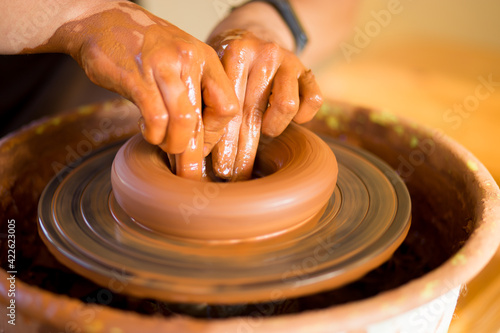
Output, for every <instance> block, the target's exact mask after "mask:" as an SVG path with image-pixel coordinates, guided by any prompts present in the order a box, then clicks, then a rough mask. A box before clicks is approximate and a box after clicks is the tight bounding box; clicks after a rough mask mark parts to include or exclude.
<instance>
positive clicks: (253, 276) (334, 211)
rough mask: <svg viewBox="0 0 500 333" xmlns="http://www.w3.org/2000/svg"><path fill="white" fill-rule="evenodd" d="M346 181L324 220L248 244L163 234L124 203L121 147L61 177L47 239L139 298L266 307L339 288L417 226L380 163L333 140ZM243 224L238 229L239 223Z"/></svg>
mask: <svg viewBox="0 0 500 333" xmlns="http://www.w3.org/2000/svg"><path fill="white" fill-rule="evenodd" d="M323 139H324V140H325V141H326V142H327V144H328V145H329V146H330V148H331V149H332V150H333V151H334V153H335V155H336V157H337V161H338V165H339V175H338V180H337V186H336V189H335V191H334V193H333V195H332V197H331V198H330V200H329V201H328V204H327V206H326V207H325V209H324V211H323V212H321V214H319V215H318V217H317V219H314V220H312V221H309V222H307V223H305V224H302V225H300V226H298V227H297V228H295V229H293V230H290V231H289V232H286V233H283V234H280V235H276V236H273V237H267V238H266V237H263V238H259V239H253V240H248V241H239V242H216V243H214V242H210V241H204V240H191V239H183V238H176V237H171V236H165V235H160V234H158V233H155V232H154V231H151V230H148V229H145V228H143V227H141V226H139V225H138V224H136V223H135V222H134V221H133V220H131V219H130V218H129V217H128V216H127V215H126V214H125V213H124V212H123V210H122V209H121V208H120V207H119V205H118V204H117V203H116V201H115V199H114V197H113V193H112V188H111V182H110V167H111V164H112V162H113V158H114V156H115V154H116V152H117V151H118V149H119V147H120V145H121V144H122V143H120V144H115V145H112V146H109V147H106V148H105V149H104V150H101V151H99V152H96V153H95V154H93V155H92V156H90V157H88V158H86V159H85V160H83V161H81V162H80V163H79V164H78V165H76V166H75V168H74V170H72V171H71V172H67V171H63V172H62V173H61V174H60V175H59V176H58V177H56V178H54V179H53V180H52V181H51V182H50V183H49V185H48V186H47V187H46V189H45V191H44V192H43V193H42V197H41V199H40V203H39V228H40V229H39V230H40V234H41V236H42V238H43V240H44V241H45V243H46V244H47V246H48V247H49V249H50V250H51V252H52V253H53V254H54V255H55V256H56V257H57V258H58V260H60V261H61V262H63V263H64V264H66V265H67V266H69V267H70V268H72V269H73V270H75V271H77V272H78V273H80V274H82V275H84V276H86V277H88V278H90V279H91V280H93V281H95V282H96V283H98V284H101V285H103V286H105V287H108V288H112V287H111V282H113V281H115V282H116V281H117V280H119V281H120V282H121V285H122V286H125V288H124V290H123V291H122V292H124V293H128V294H132V295H135V296H138V297H149V298H154V299H160V300H166V301H176V302H207V303H218V304H230V303H243V302H259V301H270V300H276V299H281V298H284V297H295V296H302V295H307V294H311V293H315V292H320V291H323V290H326V289H332V288H335V287H337V286H340V285H342V284H345V283H347V282H350V281H353V280H355V279H357V278H358V277H360V276H362V275H364V274H365V273H367V272H368V271H369V270H371V269H373V268H375V267H377V266H379V265H380V264H381V263H382V262H384V261H385V260H387V259H388V258H389V257H390V256H391V255H392V253H393V252H394V251H395V250H396V248H397V247H398V246H399V245H400V244H401V242H402V241H403V239H404V237H405V236H406V234H407V232H408V229H409V226H410V197H409V194H408V191H407V190H406V187H405V185H404V184H403V182H402V181H401V180H400V179H399V177H398V176H397V175H396V174H395V173H394V171H393V170H392V169H391V168H390V167H389V166H387V165H386V164H385V163H384V162H382V161H380V160H379V159H378V158H376V157H374V156H372V155H370V154H368V153H366V152H364V151H361V150H359V149H356V148H353V147H349V146H346V145H343V144H341V143H339V142H337V141H335V140H332V139H330V138H325V137H323ZM235 223H237V221H235Z"/></svg>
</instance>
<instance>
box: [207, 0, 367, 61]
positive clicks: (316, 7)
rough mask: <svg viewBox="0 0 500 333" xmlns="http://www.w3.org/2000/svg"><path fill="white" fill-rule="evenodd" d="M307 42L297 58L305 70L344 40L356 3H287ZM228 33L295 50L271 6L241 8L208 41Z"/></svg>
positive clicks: (309, 0)
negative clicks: (250, 35) (244, 33)
mask: <svg viewBox="0 0 500 333" xmlns="http://www.w3.org/2000/svg"><path fill="white" fill-rule="evenodd" d="M290 3H291V5H292V7H293V8H294V10H295V13H296V15H297V16H298V18H299V20H300V22H301V24H302V26H303V28H304V30H305V31H306V34H307V36H308V38H309V42H308V44H307V46H306V47H305V49H304V51H303V53H302V54H301V56H300V58H301V60H302V61H303V62H304V63H305V64H306V65H308V66H311V65H313V64H314V63H316V62H317V61H319V60H321V59H324V58H325V57H326V56H328V55H329V54H330V53H331V52H332V51H334V49H335V48H336V47H337V46H338V44H339V43H340V42H341V41H342V39H343V38H345V36H346V34H348V32H349V29H350V28H351V25H352V22H353V20H354V15H355V12H356V9H357V5H358V1H357V0H290ZM230 29H243V30H249V31H251V32H253V33H254V34H255V35H256V36H258V37H260V38H262V39H264V40H271V41H274V42H277V43H278V44H279V45H280V46H281V47H283V48H285V49H287V50H289V51H294V50H295V40H294V39H293V35H292V33H291V32H290V30H289V28H288V26H287V25H286V24H285V22H284V21H283V19H282V18H281V16H280V14H279V13H278V12H277V11H276V9H274V7H273V6H271V5H269V4H267V3H264V2H252V3H249V4H245V5H243V6H241V7H240V8H237V9H235V10H234V11H233V12H231V13H230V14H229V15H228V16H227V17H226V18H225V19H224V20H223V21H221V22H220V23H219V24H218V25H217V26H216V27H215V29H214V31H213V32H212V34H211V35H210V37H209V40H210V38H211V37H213V36H215V35H217V34H219V33H221V32H222V31H225V30H230Z"/></svg>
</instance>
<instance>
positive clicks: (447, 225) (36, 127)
mask: <svg viewBox="0 0 500 333" xmlns="http://www.w3.org/2000/svg"><path fill="white" fill-rule="evenodd" d="M137 115H138V113H137V110H136V109H135V108H134V107H133V106H131V105H130V104H128V103H125V102H122V101H113V102H108V103H104V104H100V105H95V106H90V107H86V108H81V109H79V110H77V111H75V112H74V113H71V114H69V115H65V116H61V117H58V118H50V119H47V120H44V121H41V122H37V123H34V124H32V125H30V126H27V127H26V128H24V129H22V130H20V131H18V132H16V133H13V134H11V135H9V136H7V137H5V138H4V139H2V141H1V142H0V163H1V165H2V168H1V171H0V182H1V192H0V206H1V209H0V215H1V219H0V226H1V229H0V233H1V234H2V236H3V235H6V234H7V232H8V231H7V229H8V223H7V221H9V220H15V221H16V222H15V224H16V227H15V228H16V268H17V274H16V283H15V288H16V296H15V300H16V326H15V327H14V326H8V325H9V324H8V323H6V319H5V318H7V319H8V317H7V316H6V313H4V312H5V311H7V308H6V306H4V305H6V304H7V302H9V301H10V297H9V296H8V290H9V288H10V285H9V283H8V282H9V281H8V280H7V277H8V276H9V274H7V273H6V271H7V270H6V269H5V268H6V267H7V266H6V265H7V256H6V254H7V242H6V241H4V240H6V238H5V237H2V239H1V240H2V242H1V249H0V251H1V258H2V259H1V263H2V266H1V267H2V270H1V271H0V301H1V303H2V307H1V309H2V313H1V315H2V319H1V320H2V321H1V323H2V328H4V327H5V328H6V331H7V332H9V331H12V332H66V331H68V332H71V331H76V330H81V331H83V332H137V331H141V332H157V331H160V330H163V331H172V332H290V331H304V332H336V331H348V332H349V331H360V330H361V331H363V330H364V331H372V330H373V331H380V332H391V331H398V330H407V331H414V332H432V331H439V330H443V329H445V328H446V327H447V325H448V324H449V321H450V320H451V316H452V314H453V309H454V306H455V303H456V299H457V297H458V295H459V294H460V288H461V287H462V286H463V285H464V284H465V283H466V282H467V281H468V280H470V279H472V278H473V277H474V276H475V275H476V274H477V273H478V272H479V271H480V270H481V268H482V267H484V265H485V264H486V263H487V262H488V260H489V259H490V258H491V256H492V255H493V253H494V251H495V249H496V247H497V246H498V244H499V242H500V224H499V221H500V220H499V217H500V209H499V204H500V191H499V189H498V186H497V185H496V183H495V182H494V180H493V178H492V177H491V176H490V174H489V173H488V171H487V170H486V169H485V168H484V167H483V166H482V164H481V163H480V162H479V161H478V160H477V159H476V158H475V157H474V156H472V154H470V153H469V152H467V151H466V150H465V149H464V148H463V147H461V146H460V145H458V144H457V143H455V142H453V141H452V140H450V139H449V138H447V137H445V136H444V135H442V134H440V133H439V132H435V131H432V130H430V129H427V128H423V127H421V126H418V125H417V124H413V123H411V122H409V121H407V120H403V119H400V118H396V117H394V116H392V115H389V114H386V113H382V112H378V111H374V110H365V109H360V108H356V107H352V106H348V105H341V104H336V103H333V102H328V103H325V106H324V107H323V108H322V110H321V111H320V113H319V114H318V116H317V117H316V118H315V119H314V120H313V121H312V122H311V123H310V124H308V127H309V128H310V129H312V130H313V131H315V132H316V133H318V134H322V135H328V136H332V137H335V138H338V139H339V140H341V141H344V142H347V143H349V144H351V145H354V146H357V147H360V148H362V149H365V150H367V151H369V152H372V153H373V154H375V155H377V156H379V157H380V158H381V159H383V160H384V161H386V162H387V163H388V164H389V165H391V166H392V167H393V168H394V169H395V170H396V171H398V172H399V174H400V176H401V177H402V178H403V179H404V181H405V183H406V185H407V187H408V190H409V192H410V195H411V197H412V207H413V213H412V226H411V229H410V231H409V234H408V236H407V238H406V240H405V241H404V243H403V244H402V246H401V247H400V248H399V249H398V250H397V251H396V253H395V254H394V256H393V257H392V258H391V259H390V260H389V261H388V262H387V263H385V264H383V265H382V266H380V267H379V268H377V269H375V270H373V271H372V272H370V273H368V274H367V275H366V276H364V277H362V278H360V279H359V280H358V281H355V282H353V283H351V284H348V285H346V286H343V287H340V288H337V289H335V290H332V291H328V292H323V293H321V294H317V295H310V296H307V297H301V298H297V299H290V300H282V299H280V298H279V295H277V301H276V302H270V303H265V304H255V305H246V304H242V305H241V306H240V307H237V306H236V307H235V306H233V307H223V306H221V307H219V308H216V307H213V308H208V307H206V306H205V305H203V304H198V305H194V307H193V305H189V306H186V305H183V304H163V303H158V302H154V301H153V300H141V299H137V298H132V297H126V296H122V295H120V290H121V289H123V285H124V284H126V283H127V282H126V281H127V280H126V277H124V276H121V275H120V274H119V273H118V274H117V276H116V280H114V281H112V282H110V285H109V286H108V288H102V287H100V286H96V285H94V284H93V283H91V282H90V281H88V280H86V279H84V278H82V277H81V276H78V275H76V274H74V273H73V272H72V271H70V270H68V269H66V268H65V267H64V266H62V265H61V264H59V263H58V262H57V261H56V260H55V259H54V258H53V257H52V256H51V255H50V253H49V252H48V251H47V249H46V248H45V246H44V244H43V242H42V241H41V239H40V238H39V236H38V232H37V228H36V219H37V218H36V214H37V211H36V210H37V203H38V198H39V196H40V194H41V192H42V190H43V188H44V187H45V185H46V184H47V182H48V181H49V180H50V179H51V178H52V177H54V176H55V175H56V173H57V172H59V171H60V170H61V169H62V168H63V166H64V165H67V164H70V163H71V162H73V161H74V160H77V159H79V158H81V157H84V156H87V155H88V154H90V153H92V152H93V151H95V150H97V149H99V148H100V147H103V146H105V145H108V144H110V143H112V142H116V141H118V140H122V139H124V138H126V137H128V136H130V135H131V134H133V133H135V132H136V119H137ZM277 292H279V291H277ZM186 308H187V310H186ZM196 309H198V310H199V311H198V312H196ZM158 313H162V314H163V315H162V316H158V315H154V314H158ZM182 313H189V314H182ZM217 317H218V318H217ZM12 328H14V329H12Z"/></svg>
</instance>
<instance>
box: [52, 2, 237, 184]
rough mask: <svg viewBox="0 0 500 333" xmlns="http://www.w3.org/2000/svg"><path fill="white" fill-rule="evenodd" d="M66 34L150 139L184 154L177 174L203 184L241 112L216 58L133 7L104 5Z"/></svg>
mask: <svg viewBox="0 0 500 333" xmlns="http://www.w3.org/2000/svg"><path fill="white" fill-rule="evenodd" d="M64 30H65V31H66V33H65V34H63V36H64V37H63V39H64V38H65V39H66V44H67V48H68V50H69V51H68V52H69V53H70V54H71V55H72V56H73V57H74V58H75V59H76V60H77V61H78V62H79V63H80V65H81V66H82V67H83V68H84V69H85V71H86V73H87V75H88V76H89V77H90V79H91V80H92V81H93V82H94V83H96V84H98V85H100V86H103V87H105V88H108V89H110V90H113V91H115V92H118V93H119V94H121V95H123V96H125V97H127V98H128V99H130V100H131V101H133V102H134V103H135V104H136V105H137V106H138V107H139V109H140V111H141V113H142V118H141V120H140V125H141V129H142V132H143V135H144V137H145V139H146V140H147V141H148V142H150V143H151V144H155V145H159V146H160V147H161V148H162V149H163V150H164V151H166V152H167V153H170V154H180V155H176V160H177V161H176V164H177V174H179V175H181V176H185V177H189V178H199V177H200V176H201V169H202V167H201V166H202V160H203V158H204V156H205V155H206V154H208V152H210V150H211V149H212V147H213V146H214V144H215V143H216V142H218V141H219V139H220V137H221V135H222V133H223V131H224V128H225V126H226V124H227V123H228V121H230V119H232V118H233V117H234V116H235V115H236V114H237V113H238V112H239V111H238V101H237V98H236V95H235V93H234V88H233V86H232V84H231V82H230V81H229V79H228V78H227V76H226V74H225V72H224V69H223V67H222V65H221V63H220V61H219V59H218V57H217V54H216V52H214V50H213V49H212V48H211V47H210V46H208V45H207V44H205V43H203V42H201V41H199V40H197V39H196V38H194V37H192V36H191V35H189V34H187V33H186V32H184V31H182V30H181V29H179V28H177V27H176V26H174V25H173V24H170V23H169V22H167V21H164V20H162V19H160V18H158V17H156V16H154V15H152V14H150V13H149V12H147V11H146V10H144V9H142V8H141V7H139V6H137V5H135V4H133V3H129V2H116V3H111V4H108V5H106V6H103V9H102V10H100V11H99V12H97V13H95V14H93V15H90V16H88V17H85V18H83V19H79V20H78V19H77V20H74V21H71V22H69V23H67V24H66V26H65V27H64ZM56 35H57V33H56ZM68 36H69V37H68ZM204 150H205V153H204Z"/></svg>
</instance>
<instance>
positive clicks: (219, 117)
mask: <svg viewBox="0 0 500 333" xmlns="http://www.w3.org/2000/svg"><path fill="white" fill-rule="evenodd" d="M209 58H211V59H212V60H211V62H209V63H208V65H207V66H206V67H205V69H204V73H203V77H202V81H201V88H202V93H203V103H204V109H203V126H204V131H205V137H204V140H205V143H204V145H205V148H204V152H205V155H208V154H209V153H210V151H211V150H212V148H213V146H214V145H215V144H216V143H217V142H218V141H219V140H220V138H221V136H222V134H223V133H224V128H225V126H226V125H227V124H228V123H229V121H230V120H231V119H233V118H234V117H235V116H237V115H238V114H239V113H240V108H239V103H238V99H237V97H236V94H235V90H234V86H233V85H232V84H231V81H230V80H229V79H228V76H227V75H226V73H225V72H224V68H223V67H222V66H221V63H220V61H219V59H218V58H217V56H216V54H215V52H214V53H213V57H209Z"/></svg>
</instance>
